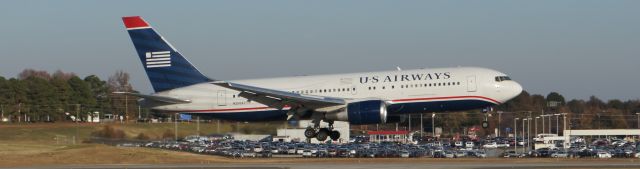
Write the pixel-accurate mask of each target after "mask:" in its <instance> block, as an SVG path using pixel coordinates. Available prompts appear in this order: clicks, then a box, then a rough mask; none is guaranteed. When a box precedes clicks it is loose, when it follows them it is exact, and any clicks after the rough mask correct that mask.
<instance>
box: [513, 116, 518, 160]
mask: <svg viewBox="0 0 640 169" xmlns="http://www.w3.org/2000/svg"><path fill="white" fill-rule="evenodd" d="M518 119H519V118H517V117H516V118H515V119H513V151H515V152H516V153H518Z"/></svg>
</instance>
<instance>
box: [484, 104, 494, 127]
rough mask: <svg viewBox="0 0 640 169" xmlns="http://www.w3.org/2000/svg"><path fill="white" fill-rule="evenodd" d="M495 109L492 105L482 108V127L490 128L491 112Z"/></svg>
mask: <svg viewBox="0 0 640 169" xmlns="http://www.w3.org/2000/svg"><path fill="white" fill-rule="evenodd" d="M491 111H493V108H492V107H487V108H484V109H482V114H483V115H484V119H483V120H482V128H485V129H486V128H489V122H488V120H487V119H488V118H489V117H488V116H489V112H491Z"/></svg>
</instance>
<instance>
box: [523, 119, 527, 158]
mask: <svg viewBox="0 0 640 169" xmlns="http://www.w3.org/2000/svg"><path fill="white" fill-rule="evenodd" d="M526 122H527V118H522V153H524V152H525V150H524V148H525V146H524V137H525V136H526V135H525V133H524V124H525V123H526Z"/></svg>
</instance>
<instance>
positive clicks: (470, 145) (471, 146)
mask: <svg viewBox="0 0 640 169" xmlns="http://www.w3.org/2000/svg"><path fill="white" fill-rule="evenodd" d="M464 145H465V147H467V148H473V146H474V145H473V142H472V141H467V142H466V143H464Z"/></svg>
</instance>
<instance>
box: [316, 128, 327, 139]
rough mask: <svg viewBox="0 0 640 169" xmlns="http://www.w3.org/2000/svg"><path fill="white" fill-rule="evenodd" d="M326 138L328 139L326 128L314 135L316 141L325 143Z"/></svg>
mask: <svg viewBox="0 0 640 169" xmlns="http://www.w3.org/2000/svg"><path fill="white" fill-rule="evenodd" d="M327 137H329V130H328V129H326V128H321V129H320V131H318V133H316V139H318V141H325V140H327Z"/></svg>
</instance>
